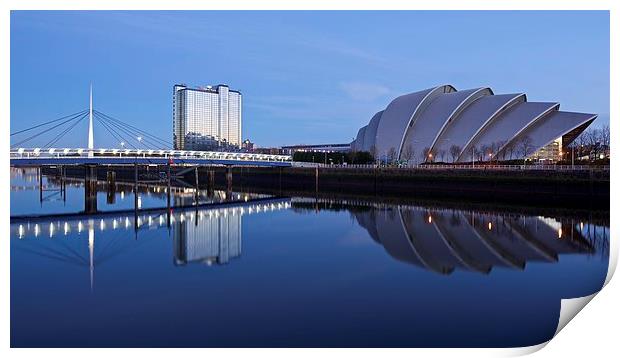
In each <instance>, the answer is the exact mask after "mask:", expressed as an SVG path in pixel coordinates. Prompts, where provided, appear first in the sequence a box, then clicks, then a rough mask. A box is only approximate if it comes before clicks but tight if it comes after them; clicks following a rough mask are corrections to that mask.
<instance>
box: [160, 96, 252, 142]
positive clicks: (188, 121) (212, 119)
mask: <svg viewBox="0 0 620 358" xmlns="http://www.w3.org/2000/svg"><path fill="white" fill-rule="evenodd" d="M172 132H173V135H172V141H173V143H174V149H178V150H212V149H215V148H226V147H228V148H230V147H231V146H232V147H236V148H240V147H241V144H242V143H241V92H239V91H234V90H231V89H229V88H228V86H226V85H217V86H214V87H212V86H207V87H204V88H203V87H198V88H190V87H187V86H185V85H174V88H173V94H172Z"/></svg>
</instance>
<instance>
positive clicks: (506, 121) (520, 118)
mask: <svg viewBox="0 0 620 358" xmlns="http://www.w3.org/2000/svg"><path fill="white" fill-rule="evenodd" d="M559 107H560V104H559V103H548V102H522V103H518V104H516V105H514V106H512V107H510V108H509V109H508V110H507V111H505V112H504V113H502V114H501V115H500V116H498V117H497V118H496V119H495V120H493V121H491V122H490V123H489V124H488V125H487V126H485V127H483V128H480V130H479V131H478V133H477V134H476V135H475V136H474V137H473V138H472V139H471V140H470V141H469V142H468V143H467V144H466V145H465V146H464V147H463V150H462V151H461V154H460V155H459V158H458V159H457V161H458V162H462V161H468V160H471V151H472V148H474V146H475V147H476V148H478V147H480V146H483V145H491V144H492V143H506V142H507V141H509V140H511V139H512V137H513V136H514V135H515V134H516V133H518V132H519V130H521V129H522V128H524V127H526V126H528V125H529V124H531V123H533V122H535V121H536V120H538V119H540V118H542V117H544V116H545V115H547V114H549V113H550V112H551V111H554V110H557V109H558V108H559Z"/></svg>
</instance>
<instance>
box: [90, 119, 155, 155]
mask: <svg viewBox="0 0 620 358" xmlns="http://www.w3.org/2000/svg"><path fill="white" fill-rule="evenodd" d="M99 120H102V121H104V122H105V123H107V124H108V125H109V126H110V127H114V128H116V129H118V130H119V131H122V132H123V133H125V134H126V135H128V136H129V138H131V139H132V140H133V141H134V142H137V143H138V147H142V148H144V149H149V148H148V146H147V144H148V145H150V146H152V147H151V149H154V148H159V147H161V145H159V144H157V143H153V142H152V141H150V140H149V139H147V138H146V137H144V136H143V135H142V133H140V132H137V131H134V130H131V129H129V128H127V127H123V126H122V125H120V124H118V123H115V122H113V121H110V120H109V119H106V118H104V117H102V116H100V115H99ZM138 138H140V139H138Z"/></svg>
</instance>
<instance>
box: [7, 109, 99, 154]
mask: <svg viewBox="0 0 620 358" xmlns="http://www.w3.org/2000/svg"><path fill="white" fill-rule="evenodd" d="M85 113H88V111H83V112H79V113H78V114H76V115H73V116H71V117H70V118H69V119H65V120H64V121H62V122H60V123H58V124H56V125H54V126H52V127H50V128H47V129H45V130H42V131H40V132H38V133H36V134H33V135H31V136H30V137H28V138H25V139H23V140H21V141H19V142H17V143H15V144H13V145H11V148H16V147H18V146H20V145H22V144H24V143H27V142H29V141H31V140H33V139H35V138H37V137H39V136H41V135H44V134H48V133H50V132H51V131H52V130H54V129H56V128H58V127H60V126H62V125H65V124H67V123H69V122H71V121H74V120H76V119H79V118H80V117H81V116H83V115H84V114H85Z"/></svg>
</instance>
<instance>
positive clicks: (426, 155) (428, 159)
mask: <svg viewBox="0 0 620 358" xmlns="http://www.w3.org/2000/svg"><path fill="white" fill-rule="evenodd" d="M422 154H423V155H424V162H425V163H426V162H428V163H430V162H432V161H433V153H431V148H429V147H425V148H424V150H422Z"/></svg>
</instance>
